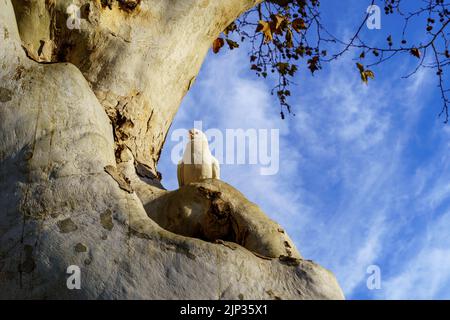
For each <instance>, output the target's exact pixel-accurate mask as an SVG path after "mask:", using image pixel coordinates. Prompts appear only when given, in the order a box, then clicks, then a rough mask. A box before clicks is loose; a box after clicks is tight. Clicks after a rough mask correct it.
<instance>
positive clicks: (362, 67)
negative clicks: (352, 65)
mask: <svg viewBox="0 0 450 320" xmlns="http://www.w3.org/2000/svg"><path fill="white" fill-rule="evenodd" d="M356 66H357V67H358V69H359V71H360V72H364V66H363V65H362V64H361V63H359V62H357V63H356Z"/></svg>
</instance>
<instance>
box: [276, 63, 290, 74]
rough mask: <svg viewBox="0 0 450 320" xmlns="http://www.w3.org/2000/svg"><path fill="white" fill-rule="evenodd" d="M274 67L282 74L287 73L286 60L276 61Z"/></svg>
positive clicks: (287, 64) (287, 65)
mask: <svg viewBox="0 0 450 320" xmlns="http://www.w3.org/2000/svg"><path fill="white" fill-rule="evenodd" d="M276 67H277V69H278V72H279V73H280V74H282V75H285V74H287V73H288V71H289V63H286V62H278V63H277V64H276Z"/></svg>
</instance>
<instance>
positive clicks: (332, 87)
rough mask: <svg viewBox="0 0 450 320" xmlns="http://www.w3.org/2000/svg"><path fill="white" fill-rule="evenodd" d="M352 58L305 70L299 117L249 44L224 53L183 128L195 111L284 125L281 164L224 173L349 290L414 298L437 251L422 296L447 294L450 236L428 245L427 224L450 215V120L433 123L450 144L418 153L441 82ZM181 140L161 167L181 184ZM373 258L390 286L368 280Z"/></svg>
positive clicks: (211, 63) (192, 101)
mask: <svg viewBox="0 0 450 320" xmlns="http://www.w3.org/2000/svg"><path fill="white" fill-rule="evenodd" d="M349 65H353V62H352V61H348V60H347V61H345V60H344V61H342V62H340V63H337V64H335V65H333V66H331V67H326V70H323V72H322V73H319V74H318V75H317V76H315V77H314V78H308V79H307V81H305V79H299V80H298V82H300V83H301V85H300V87H299V92H300V93H299V94H297V95H294V96H293V99H294V102H295V101H298V103H295V105H294V110H295V113H296V116H295V117H292V118H288V119H287V120H285V121H282V120H280V119H279V118H278V109H277V106H276V101H275V100H274V99H273V97H271V96H270V94H269V91H270V90H269V88H268V87H267V84H265V83H264V82H263V81H261V80H256V79H254V78H253V76H252V75H251V74H249V72H248V71H247V57H246V56H245V52H244V51H233V52H230V53H228V54H226V55H221V56H214V58H212V59H208V60H207V63H206V64H205V66H204V68H203V70H202V72H201V75H200V76H199V79H198V81H197V83H196V84H195V86H194V88H193V90H192V92H191V93H190V94H189V95H188V97H187V99H186V100H185V101H184V103H183V106H182V107H181V110H180V112H179V114H178V115H177V118H176V121H175V122H174V124H173V128H172V130H173V129H176V128H179V127H183V128H189V127H192V125H193V121H194V120H202V121H203V124H204V127H205V129H207V128H211V127H214V128H220V129H222V130H223V129H226V128H243V129H247V128H265V129H270V128H279V129H280V133H281V138H280V157H281V162H280V172H279V173H278V174H277V175H275V176H261V175H260V173H259V167H258V166H251V165H224V166H222V172H223V180H225V181H227V182H229V183H230V184H232V185H233V186H235V187H236V188H238V189H239V190H240V191H242V192H243V193H244V194H245V195H246V196H247V197H248V198H249V199H250V200H252V201H254V202H256V203H257V204H259V205H260V206H261V207H262V208H263V210H264V211H265V212H266V213H267V214H268V215H269V216H271V217H272V218H274V219H275V220H277V221H278V222H280V223H281V224H282V225H284V226H285V227H286V229H287V231H288V232H289V233H290V235H291V237H292V238H293V239H294V241H295V242H296V244H297V246H298V248H299V249H300V251H301V252H302V253H303V255H304V256H305V257H306V258H308V259H314V260H316V261H317V262H319V263H320V264H322V265H324V266H325V267H327V268H329V269H331V270H332V271H333V272H334V273H335V274H336V275H337V277H338V280H339V281H340V284H341V286H342V287H343V289H344V292H345V293H346V295H347V297H349V298H352V297H359V298H360V297H383V298H396V297H408V289H409V288H410V287H409V286H410V284H409V283H410V282H411V283H414V284H415V285H421V284H422V283H426V281H427V280H426V279H427V278H426V277H427V274H426V273H425V272H420V273H419V272H418V270H419V271H420V270H423V268H424V265H425V264H426V263H425V262H423V259H431V260H432V261H430V266H429V268H431V269H430V270H433V271H434V272H436V273H437V274H438V275H435V278H433V279H434V280H433V281H431V282H430V284H429V286H428V287H427V289H425V290H424V291H423V294H421V297H427V296H436V295H438V294H439V293H440V292H441V291H442V289H441V287H440V285H439V283H441V282H442V281H444V280H445V279H447V273H446V272H445V271H442V270H441V269H440V267H439V266H447V267H448V269H449V270H450V264H449V262H448V259H447V258H446V256H445V254H447V253H448V252H447V251H446V249H445V248H444V247H440V246H441V245H442V244H443V243H445V242H446V241H447V239H446V238H436V239H434V240H433V241H434V242H433V243H435V244H439V246H436V245H432V246H429V247H427V244H428V243H429V241H430V238H429V234H428V233H427V230H434V231H433V232H442V231H441V229H439V228H438V227H437V226H438V225H444V226H445V225H447V226H449V221H448V220H439V221H438V222H437V219H439V217H440V216H442V214H443V212H444V210H445V209H446V208H448V206H449V203H448V198H449V196H450V194H449V189H448V182H449V181H450V176H449V173H448V172H450V170H448V169H449V166H450V161H449V160H450V159H449V157H448V154H449V152H448V148H449V144H448V136H449V135H450V134H449V133H448V131H449V130H448V129H445V128H442V127H438V129H435V131H437V132H434V133H430V134H433V135H435V136H436V137H438V138H437V140H434V141H437V142H436V146H435V147H436V148H437V150H439V151H436V152H434V153H433V154H432V155H430V156H429V157H428V158H427V159H422V158H421V157H420V156H417V152H419V153H420V151H417V150H416V148H417V146H416V144H417V141H421V139H422V138H423V137H422V136H421V135H423V134H424V132H423V131H421V130H422V129H421V127H420V126H421V123H422V117H423V114H424V112H425V111H424V110H426V109H425V107H426V105H425V103H426V101H427V100H426V99H427V98H428V95H429V93H428V92H427V88H429V87H430V83H429V79H428V77H427V76H426V74H425V73H418V74H417V75H416V77H414V78H411V79H408V80H403V81H402V82H401V83H400V82H398V79H399V78H400V77H401V76H402V75H403V74H404V73H405V72H404V70H403V68H402V67H401V66H399V67H398V68H397V69H396V71H395V72H391V73H390V74H389V76H388V77H385V78H382V79H380V81H374V82H372V83H371V84H370V85H369V86H368V87H367V86H365V85H363V84H361V81H360V80H359V79H358V75H357V74H356V72H354V70H351V69H349V68H348V66H349ZM444 135H445V136H446V138H445V137H444ZM170 143H171V142H170V141H168V142H167V145H166V147H165V150H164V153H163V157H162V163H161V165H160V170H162V172H163V177H164V180H163V183H164V185H165V186H166V187H169V188H170V189H175V188H176V187H177V184H176V180H175V172H176V170H175V166H174V164H172V163H171V162H170V161H168V160H169V158H170V147H171V144H170ZM411 155H413V156H414V157H416V158H414V159H412V158H411ZM444 171H445V172H444ZM427 210H428V212H429V213H428V214H427V213H425V212H427ZM424 216H425V217H426V218H425V219H423V217H424ZM404 241H406V244H405V243H404ZM417 248H421V249H420V251H419V252H418V251H417ZM371 264H377V265H380V267H381V269H382V272H383V283H382V286H383V288H382V290H381V291H380V292H375V293H373V292H368V290H367V288H365V283H366V276H367V275H366V269H367V267H368V266H369V265H371ZM404 279H409V280H404ZM432 284H433V285H432ZM441 294H442V292H441Z"/></svg>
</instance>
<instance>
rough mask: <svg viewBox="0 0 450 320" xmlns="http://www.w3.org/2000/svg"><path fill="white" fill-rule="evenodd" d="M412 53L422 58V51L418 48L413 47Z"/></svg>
mask: <svg viewBox="0 0 450 320" xmlns="http://www.w3.org/2000/svg"><path fill="white" fill-rule="evenodd" d="M411 54H412V55H413V56H414V57H416V58H417V59H420V51H419V49H417V48H412V49H411Z"/></svg>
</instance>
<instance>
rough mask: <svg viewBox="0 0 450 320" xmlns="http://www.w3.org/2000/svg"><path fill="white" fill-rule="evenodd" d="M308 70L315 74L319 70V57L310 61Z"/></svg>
mask: <svg viewBox="0 0 450 320" xmlns="http://www.w3.org/2000/svg"><path fill="white" fill-rule="evenodd" d="M308 69H309V70H310V71H311V73H313V74H314V71H317V70H319V57H317V56H315V57H312V58H311V59H309V60H308Z"/></svg>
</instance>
